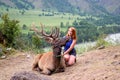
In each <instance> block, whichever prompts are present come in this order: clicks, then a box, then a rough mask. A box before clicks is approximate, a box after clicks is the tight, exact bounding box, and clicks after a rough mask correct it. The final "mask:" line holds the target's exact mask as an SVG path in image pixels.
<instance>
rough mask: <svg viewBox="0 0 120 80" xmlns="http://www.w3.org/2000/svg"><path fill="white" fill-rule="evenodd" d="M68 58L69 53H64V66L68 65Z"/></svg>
mask: <svg viewBox="0 0 120 80" xmlns="http://www.w3.org/2000/svg"><path fill="white" fill-rule="evenodd" d="M69 58H70V55H69V54H65V55H64V59H65V64H66V66H68V61H69Z"/></svg>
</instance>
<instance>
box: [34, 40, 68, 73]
mask: <svg viewBox="0 0 120 80" xmlns="http://www.w3.org/2000/svg"><path fill="white" fill-rule="evenodd" d="M66 41H68V39H61V40H59V41H57V42H56V44H53V52H47V53H43V54H38V55H37V56H36V57H35V60H34V62H33V70H37V69H38V68H39V70H40V71H41V73H43V74H47V75H49V74H51V73H52V72H63V71H64V70H65V67H66V65H65V61H64V59H63V57H62V56H59V55H60V54H61V47H62V46H63V45H65V43H66ZM59 45H60V47H59ZM58 53H59V54H58ZM57 56H58V57H57Z"/></svg>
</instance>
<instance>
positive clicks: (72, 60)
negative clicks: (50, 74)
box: [68, 56, 76, 65]
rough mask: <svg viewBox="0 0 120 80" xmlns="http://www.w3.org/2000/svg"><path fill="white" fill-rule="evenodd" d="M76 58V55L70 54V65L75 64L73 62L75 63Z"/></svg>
mask: <svg viewBox="0 0 120 80" xmlns="http://www.w3.org/2000/svg"><path fill="white" fill-rule="evenodd" d="M75 59H76V57H75V56H70V59H69V62H68V64H69V65H73V64H74V63H75Z"/></svg>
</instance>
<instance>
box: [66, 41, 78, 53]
mask: <svg viewBox="0 0 120 80" xmlns="http://www.w3.org/2000/svg"><path fill="white" fill-rule="evenodd" d="M75 44H76V40H73V42H72V44H71V46H70V48H69V49H68V50H66V51H65V52H64V55H65V54H68V53H69V52H70V51H71V50H72V49H73V48H74V46H75Z"/></svg>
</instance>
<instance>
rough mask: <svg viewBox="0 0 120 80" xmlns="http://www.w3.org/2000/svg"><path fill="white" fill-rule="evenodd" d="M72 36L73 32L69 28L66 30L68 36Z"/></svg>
mask: <svg viewBox="0 0 120 80" xmlns="http://www.w3.org/2000/svg"><path fill="white" fill-rule="evenodd" d="M72 34H73V32H72V29H71V28H70V29H69V30H68V35H69V36H72Z"/></svg>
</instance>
